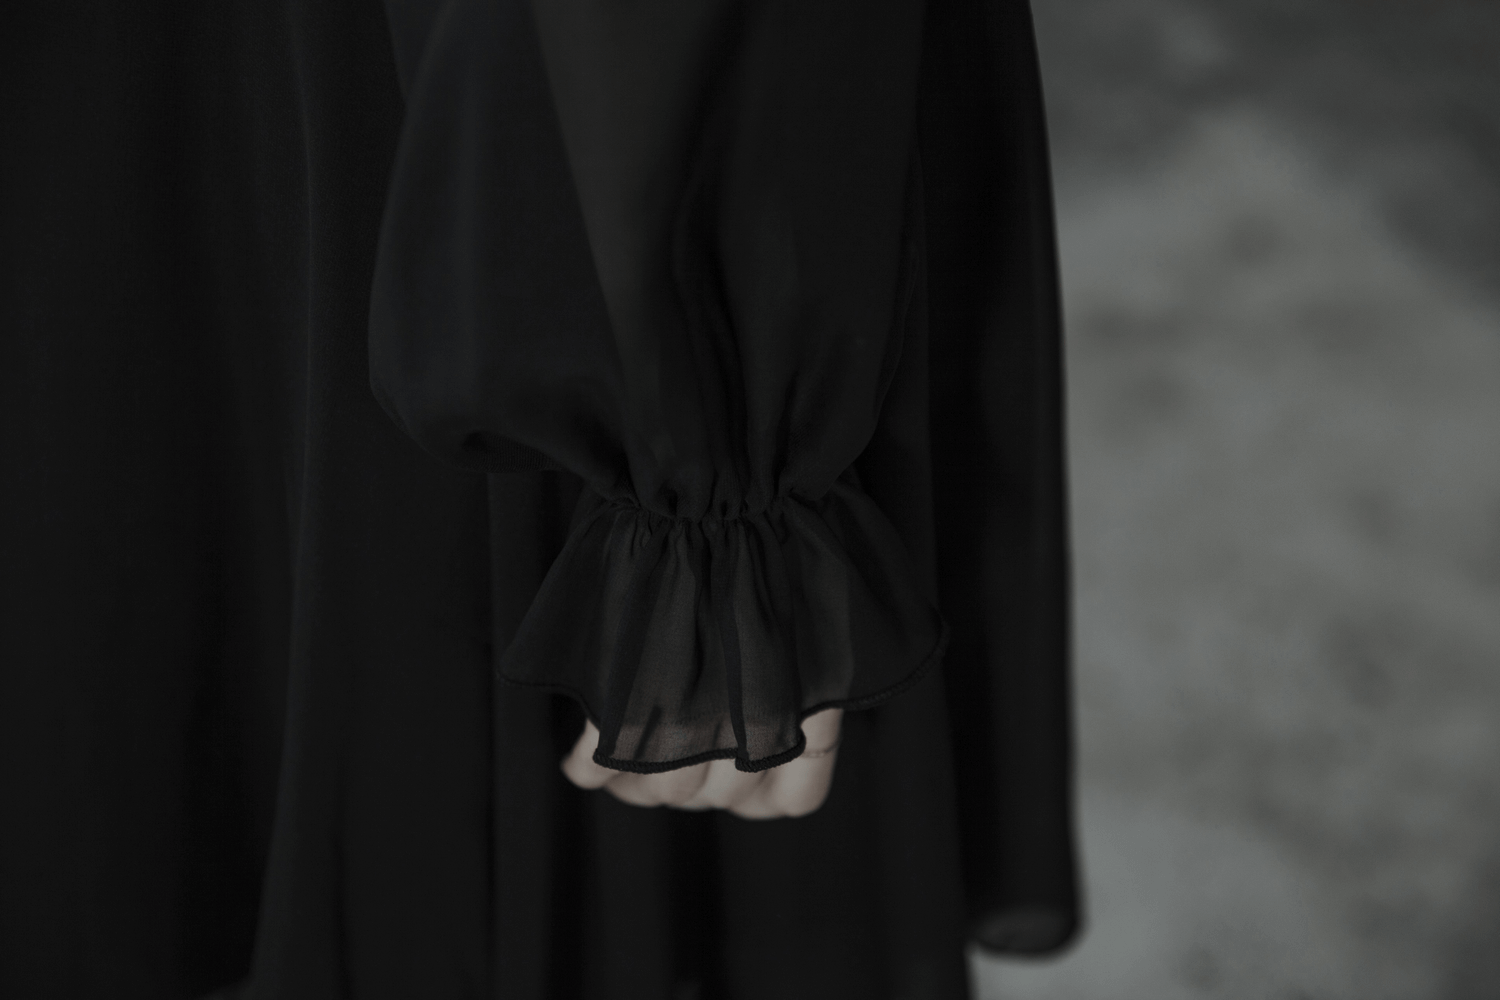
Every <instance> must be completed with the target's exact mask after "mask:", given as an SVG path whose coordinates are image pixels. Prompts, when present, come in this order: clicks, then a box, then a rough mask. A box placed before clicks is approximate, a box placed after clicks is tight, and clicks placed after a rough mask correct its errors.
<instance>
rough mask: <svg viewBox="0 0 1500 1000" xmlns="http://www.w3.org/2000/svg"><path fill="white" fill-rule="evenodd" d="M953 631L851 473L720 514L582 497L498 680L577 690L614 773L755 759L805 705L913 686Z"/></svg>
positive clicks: (796, 743)
mask: <svg viewBox="0 0 1500 1000" xmlns="http://www.w3.org/2000/svg"><path fill="white" fill-rule="evenodd" d="M946 635H947V627H946V625H945V624H944V623H943V621H942V618H941V617H940V616H939V615H938V614H937V612H936V611H935V610H934V609H933V607H932V605H931V604H930V602H929V601H928V600H927V598H926V597H925V596H923V595H922V594H921V593H920V592H919V591H918V590H917V588H916V587H915V585H914V584H913V582H912V573H911V569H910V567H909V566H908V565H907V556H906V552H905V550H904V548H903V546H902V544H901V541H900V539H899V538H898V537H897V536H896V533H895V530H894V529H893V528H892V527H891V525H890V523H889V521H887V520H886V518H885V516H884V515H883V514H882V513H881V512H880V511H879V509H878V508H876V506H875V505H874V503H873V502H872V501H871V500H870V499H869V498H868V497H867V496H865V494H864V493H863V492H862V491H860V489H859V488H858V485H857V483H856V482H855V481H854V476H853V475H852V474H849V475H846V476H844V477H841V478H840V479H839V481H838V482H837V483H835V485H834V487H833V488H832V489H830V490H829V491H828V492H827V493H826V494H825V495H824V496H823V497H821V498H819V499H817V500H809V499H805V498H800V497H796V496H790V495H789V496H783V497H779V498H777V499H776V500H775V501H773V502H772V503H771V504H770V505H769V506H768V507H767V508H766V509H764V510H762V511H759V512H755V513H745V514H742V515H741V516H738V517H729V518H705V519H702V520H692V519H687V518H672V517H665V516H662V515H660V514H657V513H655V512H653V511H649V510H646V509H644V508H641V507H638V506H632V505H627V504H620V503H612V502H610V501H607V500H605V499H604V498H602V497H599V496H597V495H594V494H591V495H587V496H586V497H585V499H584V500H583V501H582V503H581V504H580V508H579V511H578V514H577V516H576V517H575V523H574V528H573V531H572V533H571V535H570V537H569V539H568V542H567V544H566V545H565V546H564V548H563V551H562V553H561V554H560V555H559V556H558V558H557V561H556V562H555V563H554V564H553V566H552V569H551V572H550V573H549V574H548V576H547V578H546V580H545V582H544V583H543V584H542V587H541V590H540V591H539V593H538V594H537V597H536V599H535V601H534V602H533V604H532V607H531V609H530V611H529V612H528V614H527V615H526V618H525V619H524V621H523V622H522V624H521V628H520V631H519V633H518V634H517V636H516V638H515V640H514V641H513V642H512V643H511V645H510V647H509V649H508V650H507V651H506V653H505V655H504V656H503V657H502V659H501V661H500V674H501V676H502V678H503V679H505V680H506V681H509V682H512V683H516V684H522V685H529V686H538V687H546V688H552V689H555V690H558V691H562V692H565V693H567V694H569V695H572V696H573V697H575V698H577V699H578V700H579V701H580V702H582V704H583V705H584V706H585V709H586V710H587V712H588V714H589V716H590V718H592V719H593V720H594V722H595V723H596V724H597V725H598V726H599V729H600V733H601V739H600V743H599V749H598V751H597V752H596V753H595V756H594V759H595V761H596V762H598V763H599V764H602V765H604V766H606V767H613V768H617V769H620V770H626V771H637V772H652V771H664V770H669V769H672V768H677V767H684V766H687V765H690V764H695V763H700V762H703V761H707V760H714V759H722V758H732V759H733V760H734V762H735V766H736V767H737V768H738V769H739V770H742V771H759V770H764V769H766V768H770V767H775V766H776V765H778V764H781V763H784V762H786V761H788V760H791V759H792V758H794V757H796V756H797V755H799V754H800V753H801V752H802V750H803V739H802V733H801V728H800V726H799V723H800V721H801V720H802V719H803V718H805V717H807V716H808V715H810V714H812V713H814V712H817V711H820V710H822V709H826V708H846V709H853V708H862V707H868V706H870V705H873V704H875V703H877V702H879V701H881V700H883V699H885V698H887V697H890V696H892V695H894V694H896V693H898V692H899V691H901V690H902V689H904V688H905V687H906V686H908V685H910V684H912V683H914V682H915V681H916V680H917V679H918V678H919V677H920V676H922V674H923V672H924V671H925V669H926V668H927V667H928V666H929V665H930V664H932V663H933V662H935V661H936V660H937V659H938V658H939V657H940V656H941V654H942V650H943V646H944V644H945V642H946Z"/></svg>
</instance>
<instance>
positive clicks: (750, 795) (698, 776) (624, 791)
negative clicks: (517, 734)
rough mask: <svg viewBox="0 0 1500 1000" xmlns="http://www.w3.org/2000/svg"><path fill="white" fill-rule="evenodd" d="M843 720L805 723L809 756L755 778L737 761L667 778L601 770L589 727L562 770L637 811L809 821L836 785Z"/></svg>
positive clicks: (821, 716)
mask: <svg viewBox="0 0 1500 1000" xmlns="http://www.w3.org/2000/svg"><path fill="white" fill-rule="evenodd" d="M843 717H844V713H843V711H842V710H841V709H837V708H835V709H830V710H828V711H826V712H819V713H817V714H816V715H810V716H808V717H807V718H806V719H805V720H803V722H802V732H803V734H804V735H805V736H806V737H807V747H808V749H807V751H806V752H805V753H804V754H803V755H802V756H801V757H798V758H796V759H794V760H791V761H788V762H787V763H785V764H782V765H781V766H780V767H773V768H771V769H770V770H766V771H756V772H753V773H750V772H745V771H739V770H736V769H735V766H734V761H732V760H715V761H709V762H708V763H706V764H696V765H694V766H692V767H684V768H680V769H678V770H676V771H666V772H664V773H661V774H633V773H630V772H627V771H616V770H614V769H612V768H608V767H600V766H599V765H598V764H595V763H594V759H593V757H594V748H595V747H597V746H598V745H599V730H598V729H597V728H596V727H595V726H594V724H593V723H592V722H589V723H586V724H585V725H584V729H583V734H582V735H580V736H579V737H578V742H577V743H575V744H574V745H573V752H572V753H570V754H568V756H567V758H566V759H565V760H564V761H563V763H562V769H563V774H565V775H567V776H568V780H569V781H571V782H573V784H575V785H577V786H578V787H579V788H586V789H595V788H602V789H604V790H605V791H607V792H609V793H610V794H611V795H613V796H614V797H615V798H617V799H619V800H620V801H621V802H626V803H629V804H630V805H634V806H646V807H652V806H671V807H673V808H677V809H695V810H697V809H725V810H728V811H729V812H732V813H734V814H735V815H736V816H739V817H742V818H743V819H783V818H790V817H796V816H806V815H807V814H808V813H811V812H814V811H816V810H817V808H818V807H819V806H821V805H822V804H823V800H824V799H826V798H827V797H828V789H829V787H830V786H831V785H832V784H833V769H834V764H835V763H836V762H837V760H838V739H839V725H840V723H841V721H842V720H843Z"/></svg>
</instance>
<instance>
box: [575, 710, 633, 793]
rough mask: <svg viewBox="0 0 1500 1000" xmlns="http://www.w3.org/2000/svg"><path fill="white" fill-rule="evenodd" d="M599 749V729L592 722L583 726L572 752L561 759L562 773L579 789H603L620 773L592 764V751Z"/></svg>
mask: <svg viewBox="0 0 1500 1000" xmlns="http://www.w3.org/2000/svg"><path fill="white" fill-rule="evenodd" d="M598 748H599V727H597V726H595V725H594V724H593V723H592V722H585V723H584V724H583V732H582V733H581V734H580V735H579V737H578V741H577V742H576V743H574V744H573V750H572V751H571V752H570V753H569V754H568V756H567V757H565V758H563V762H562V772H563V774H565V775H567V776H568V780H569V781H571V782H572V783H573V784H575V785H577V786H578V787H579V788H588V789H593V788H603V787H604V786H605V785H607V784H609V782H611V781H612V780H614V779H615V777H617V776H618V775H619V774H620V772H619V771H616V770H613V769H611V768H608V767H600V766H599V765H598V764H595V763H594V751H595V750H597V749H598Z"/></svg>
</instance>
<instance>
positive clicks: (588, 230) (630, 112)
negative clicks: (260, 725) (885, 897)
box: [370, 0, 945, 771]
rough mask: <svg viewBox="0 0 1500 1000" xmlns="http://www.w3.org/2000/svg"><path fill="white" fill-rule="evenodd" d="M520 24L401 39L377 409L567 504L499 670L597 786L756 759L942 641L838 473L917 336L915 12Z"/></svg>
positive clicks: (592, 6) (780, 749) (570, 13)
mask: <svg viewBox="0 0 1500 1000" xmlns="http://www.w3.org/2000/svg"><path fill="white" fill-rule="evenodd" d="M537 11H538V14H539V17H540V22H541V23H542V24H543V25H544V26H546V27H547V28H548V29H549V30H547V31H545V32H543V33H542V35H544V36H545V37H546V39H547V44H546V45H541V44H539V37H538V36H539V33H538V32H537V30H536V29H535V27H534V24H535V23H536V21H537V20H538V19H537V18H534V17H533V12H532V9H531V7H530V6H529V5H527V4H525V3H517V2H511V3H485V4H455V5H451V6H450V8H449V9H448V10H447V11H446V12H445V13H444V16H442V17H441V18H440V19H438V20H436V21H433V22H431V23H430V24H425V25H423V27H424V28H426V30H425V31H419V32H418V33H417V34H418V36H419V37H402V38H400V40H399V42H398V44H397V51H398V52H400V53H404V55H405V60H404V69H405V72H404V74H403V76H404V77H405V78H406V79H408V80H409V81H410V83H409V84H408V86H407V94H408V98H407V116H406V124H405V126H404V128H403V133H402V141H401V145H400V147H399V148H398V151H397V154H396V164H395V170H394V174H393V179H392V183H391V190H390V194H389V201H388V206H387V209H386V215H385V221H384V225H383V227H382V234H381V247H380V256H379V258H378V259H377V263H376V270H375V284H374V292H373V296H372V306H371V348H370V361H371V377H372V379H373V383H374V388H375V392H376V395H377V396H378V397H379V398H380V399H381V401H382V402H383V403H384V404H385V406H386V409H387V410H388V411H390V412H391V413H392V415H393V416H394V417H395V418H396V419H397V421H398V422H399V423H400V424H401V425H402V426H403V427H404V428H406V430H407V431H408V432H409V433H410V434H411V435H412V436H413V437H414V438H415V439H416V440H418V441H420V442H422V443H423V444H424V445H426V446H427V447H428V449H429V450H431V451H432V452H433V453H435V454H436V455H438V456H440V457H442V458H444V459H448V460H451V461H455V462H458V463H460V464H462V465H465V466H467V467H470V468H474V469H477V470H480V471H486V472H505V471H514V470H515V469H516V468H517V465H518V455H521V456H526V458H523V459H520V460H519V463H520V466H521V467H522V468H524V467H525V466H526V464H528V462H537V461H540V463H541V464H543V465H545V466H546V467H549V468H557V469H562V470H566V471H567V472H570V473H573V474H575V475H577V476H579V477H580V478H581V479H582V480H583V481H584V483H585V484H586V485H587V486H588V493H587V495H586V497H585V499H584V501H583V502H582V503H581V504H580V506H579V508H578V510H577V511H576V512H575V514H574V527H573V530H572V533H571V534H570V536H569V538H568V540H567V541H566V543H565V544H564V546H563V549H562V552H561V553H560V554H559V556H558V558H557V561H556V563H555V564H554V565H553V567H552V569H551V571H550V572H549V573H548V575H547V578H546V579H545V580H544V581H543V583H542V587H541V590H540V591H539V593H538V594H537V597H536V599H535V601H534V602H533V604H532V607H531V610H530V611H529V612H528V614H527V616H526V618H525V619H524V620H523V621H522V623H521V627H520V630H519V632H518V633H517V635H516V637H515V639H514V640H513V641H512V642H511V643H510V646H509V648H508V649H507V651H506V652H505V654H504V656H503V657H502V659H501V662H500V666H499V670H500V674H501V676H502V677H504V678H506V679H507V680H510V681H514V682H516V683H520V684H527V685H534V686H538V687H550V688H555V689H557V690H560V691H564V692H567V693H568V694H571V695H573V696H575V697H577V698H579V699H580V700H581V701H582V702H583V705H584V706H585V708H586V710H587V711H588V714H589V716H590V717H591V718H593V719H595V720H596V721H597V722H598V724H599V726H600V730H601V739H600V745H599V749H598V751H597V752H596V753H595V760H596V761H597V762H599V763H600V764H604V765H606V766H610V767H616V768H622V769H625V770H633V771H657V770H665V769H669V768H672V767H678V766H682V765H685V764H693V763H698V762H701V761H704V760H709V759H713V758H717V757H731V756H732V757H733V758H734V759H735V763H736V766H738V767H739V768H740V769H741V770H746V771H757V770H763V769H765V768H768V767H774V766H776V765H777V764H780V763H783V762H785V761H786V760H789V759H791V758H792V757H795V756H797V755H798V754H799V753H800V752H801V751H802V748H803V739H802V732H801V728H800V726H799V722H800V721H801V719H802V718H803V717H804V716H806V715H808V714H810V713H812V712H815V711H818V710H820V709H824V708H830V707H836V706H837V707H845V708H857V707H866V706H869V705H872V704H875V703H877V702H879V701H880V700H882V699H883V698H885V697H887V696H889V695H890V694H891V693H893V692H895V691H897V690H900V689H902V688H903V687H906V686H908V685H910V684H911V683H912V682H913V681H914V680H915V679H916V677H917V676H918V675H919V674H920V673H921V671H922V670H923V669H925V668H926V667H928V666H929V665H931V664H932V663H933V662H934V661H935V660H936V659H937V658H938V656H939V655H940V652H941V644H942V641H943V637H944V628H945V626H944V625H943V622H942V620H941V618H940V617H939V616H938V614H937V612H936V610H935V609H934V608H933V607H932V604H931V600H930V596H929V595H924V594H923V593H922V592H921V590H920V589H919V587H918V586H917V584H916V582H915V580H914V578H913V572H912V567H911V564H910V559H909V557H908V555H907V553H906V551H905V549H904V547H903V544H902V541H901V538H900V536H899V535H898V534H897V532H896V531H895V529H894V528H893V527H892V526H891V524H890V522H889V519H888V518H887V517H886V516H885V515H884V514H882V513H881V511H880V509H879V507H878V506H877V505H876V504H874V503H873V502H871V500H870V499H869V497H868V496H867V495H866V494H865V493H864V491H863V490H861V489H860V486H859V478H858V475H857V473H856V472H855V470H854V469H853V465H854V461H855V459H856V458H857V457H858V456H859V455H860V453H861V452H863V451H864V449H865V448H866V446H867V445H868V444H869V441H870V438H871V436H872V435H873V433H874V429H875V425H876V422H877V420H878V417H879V414H880V410H881V404H882V402H883V399H884V395H885V392H886V389H887V387H888V386H889V384H890V380H891V377H892V375H893V374H894V372H895V369H896V365H897V362H898V360H899V358H900V356H901V351H902V347H903V343H904V342H905V339H906V337H907V336H908V331H909V330H910V329H912V328H918V329H920V328H922V327H925V324H926V321H927V318H926V315H925V313H923V312H922V311H921V310H920V309H913V308H912V290H913V288H914V287H915V284H916V281H917V278H918V272H919V270H920V268H921V267H922V266H923V264H924V254H923V251H922V247H921V238H922V233H921V228H920V227H921V215H920V180H919V178H918V177H917V175H916V172H915V171H916V162H917V161H916V157H915V149H914V143H915V135H914V126H915V113H916V84H917V67H918V64H919V57H920V49H921V14H922V5H921V3H920V0H882V2H873V3H872V2H866V0H861V2H858V3H853V2H850V3H842V4H840V3H827V2H825V3H820V4H806V3H802V2H797V0H787V2H764V3H755V4H739V3H725V2H718V3H709V2H704V0H677V2H675V3H663V4H659V5H655V7H652V6H650V5H648V6H646V7H640V6H632V5H620V4H617V3H612V2H607V0H605V2H599V0H592V2H589V0H565V2H557V3H546V4H538V6H537ZM684 24H686V25H687V26H688V27H687V28H686V29H685V28H683V27H682V25H684ZM549 78H550V79H551V80H554V81H557V83H556V85H554V86H552V87H550V88H549V85H548V80H549ZM554 92H557V93H554ZM558 94H560V96H558ZM569 279H571V280H569ZM531 456H537V458H532V457H531Z"/></svg>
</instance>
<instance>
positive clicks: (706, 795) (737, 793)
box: [682, 760, 766, 809]
mask: <svg viewBox="0 0 1500 1000" xmlns="http://www.w3.org/2000/svg"><path fill="white" fill-rule="evenodd" d="M707 766H708V776H707V778H706V779H705V780H704V782H703V786H702V787H701V788H699V789H698V794H696V795H694V796H693V797H692V798H691V799H689V800H688V801H686V802H685V803H683V805H682V808H683V809H730V808H733V807H734V806H736V805H738V804H739V803H740V802H743V801H744V800H745V799H747V798H749V797H750V796H751V795H753V794H755V790H756V789H757V788H759V787H760V786H761V784H762V783H763V782H764V781H765V778H766V773H765V772H764V771H759V772H756V773H754V774H751V773H749V772H746V771H741V770H739V769H738V768H736V767H735V766H734V761H733V760H715V761H710V762H709V764H708V765H707Z"/></svg>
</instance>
